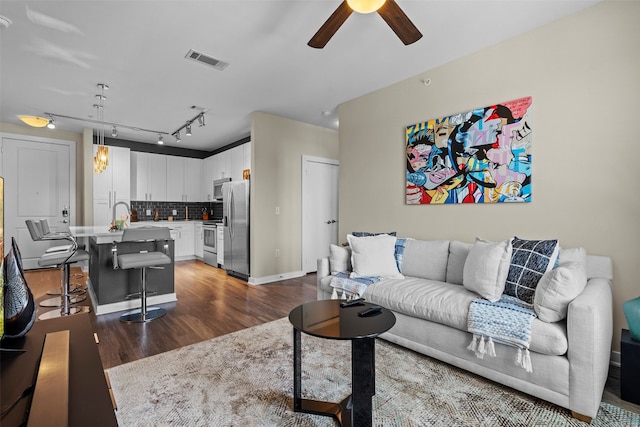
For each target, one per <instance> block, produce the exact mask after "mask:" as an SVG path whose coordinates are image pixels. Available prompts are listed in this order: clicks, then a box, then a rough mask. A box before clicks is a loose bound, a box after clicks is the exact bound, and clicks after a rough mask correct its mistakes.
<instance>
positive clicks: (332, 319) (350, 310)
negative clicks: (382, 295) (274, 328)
mask: <svg viewBox="0 0 640 427" xmlns="http://www.w3.org/2000/svg"><path fill="white" fill-rule="evenodd" d="M340 302H341V301H340V300H321V301H313V302H310V303H307V304H303V305H301V306H298V307H296V308H294V309H293V310H292V311H291V313H289V321H290V322H291V324H292V325H293V377H294V379H293V409H294V411H296V412H306V413H310V414H316V415H326V416H332V417H335V418H336V419H337V420H338V422H340V425H342V426H348V427H363V426H364V427H370V426H371V425H372V418H373V417H372V403H371V398H372V397H373V396H374V395H375V340H376V337H377V336H378V335H380V334H381V333H383V332H386V331H388V330H389V329H391V328H392V327H393V325H395V323H396V318H395V316H394V315H393V313H392V312H391V311H389V310H387V309H386V308H383V309H382V311H381V312H380V313H378V314H376V315H374V316H371V317H360V316H358V312H359V311H361V310H364V309H365V308H367V307H370V306H372V304H368V303H366V304H364V305H359V306H352V307H345V308H342V307H340ZM301 332H304V333H306V334H308V335H313V336H316V337H319V338H326V339H335V340H350V341H351V375H352V381H351V384H352V386H351V387H352V390H351V395H350V396H348V397H346V398H345V399H344V400H342V402H340V403H331V402H322V401H317V400H311V399H302V397H301V395H302V361H301V355H300V353H301Z"/></svg>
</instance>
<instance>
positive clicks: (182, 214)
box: [131, 200, 222, 221]
mask: <svg viewBox="0 0 640 427" xmlns="http://www.w3.org/2000/svg"><path fill="white" fill-rule="evenodd" d="M156 209H158V217H159V219H161V220H165V219H167V218H168V217H170V216H173V219H174V220H175V221H180V220H185V219H187V217H186V214H187V209H188V213H189V218H188V219H194V220H196V219H202V214H203V212H204V211H206V212H208V213H209V220H219V219H222V202H150V201H144V200H140V201H138V200H132V201H131V210H135V211H136V212H138V221H150V220H153V217H154V216H155V212H156ZM147 210H149V211H150V212H151V215H147ZM174 210H175V211H176V214H175V215H174V214H173V211H174Z"/></svg>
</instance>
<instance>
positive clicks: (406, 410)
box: [108, 318, 640, 427]
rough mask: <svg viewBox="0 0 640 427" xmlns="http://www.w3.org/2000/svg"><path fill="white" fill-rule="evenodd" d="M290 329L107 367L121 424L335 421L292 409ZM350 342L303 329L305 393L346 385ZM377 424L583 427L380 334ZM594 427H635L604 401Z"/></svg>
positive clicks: (239, 335) (264, 330) (331, 394)
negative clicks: (328, 337) (331, 338)
mask: <svg viewBox="0 0 640 427" xmlns="http://www.w3.org/2000/svg"><path fill="white" fill-rule="evenodd" d="M292 340H293V338H292V328H291V324H290V323H289V321H288V319H286V318H284V319H280V320H276V321H273V322H270V323H265V324H263V325H260V326H256V327H253V328H249V329H245V330H242V331H238V332H235V333H231V334H228V335H224V336H221V337H218V338H214V339H211V340H209V341H205V342H202V343H198V344H194V345H190V346H187V347H183V348H180V349H177V350H173V351H169V352H166V353H162V354H159V355H156V356H152V357H147V358H145V359H141V360H138V361H135V362H131V363H127V364H124V365H120V366H116V367H114V368H111V369H109V370H108V372H109V377H110V379H111V386H112V388H113V392H114V395H115V399H116V402H117V405H118V411H117V418H118V423H119V425H120V426H122V427H129V426H335V425H337V423H336V422H335V421H334V420H333V419H332V418H330V417H323V416H318V415H309V414H301V413H295V412H293V411H292V409H291V408H292V397H291V396H292V395H293V365H292V364H293V356H292V352H293V350H292ZM350 366H351V362H350V343H349V342H348V341H333V340H323V339H320V338H315V337H311V336H307V335H304V334H302V368H303V372H302V388H303V397H306V398H311V399H316V400H325V401H330V402H339V401H340V400H342V399H343V398H344V397H345V396H346V395H348V394H349V393H350V390H351V375H350ZM373 410H374V412H373V416H374V425H375V426H384V427H393V426H398V427H410V426H447V427H448V426H492V427H493V426H581V427H584V426H587V425H588V424H586V423H582V422H580V421H578V420H576V419H574V418H572V417H571V415H570V414H569V411H568V410H566V409H564V408H560V407H558V406H556V405H552V404H550V403H547V402H544V401H542V400H539V399H536V398H533V397H531V396H528V395H525V394H522V393H519V392H516V391H514V390H512V389H509V388H506V387H503V386H501V385H498V384H495V383H493V382H491V381H487V380H485V379H483V378H481V377H478V376H475V375H473V374H469V373H467V372H465V371H463V370H460V369H458V368H455V367H452V366H450V365H447V364H445V363H442V362H439V361H437V360H434V359H432V358H429V357H426V356H423V355H421V354H417V353H414V352H412V351H409V350H406V349H403V348H402V347H399V346H396V345H394V344H391V343H388V342H386V341H384V340H378V341H377V344H376V395H375V396H374V398H373ZM591 425H592V426H638V425H640V415H638V414H635V413H632V412H629V411H625V410H624V409H621V408H618V407H616V406H613V405H610V404H606V403H603V404H601V405H600V411H599V413H598V416H597V418H596V419H595V420H594V421H593V423H592V424H591Z"/></svg>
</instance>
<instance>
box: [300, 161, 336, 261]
mask: <svg viewBox="0 0 640 427" xmlns="http://www.w3.org/2000/svg"><path fill="white" fill-rule="evenodd" d="M338 170H339V163H338V161H337V160H333V159H324V158H320V157H312V156H302V269H303V271H304V272H305V273H310V272H314V271H316V270H317V260H318V258H323V257H326V256H329V246H330V245H331V244H334V245H335V244H337V243H338Z"/></svg>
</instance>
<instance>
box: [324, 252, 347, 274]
mask: <svg viewBox="0 0 640 427" xmlns="http://www.w3.org/2000/svg"><path fill="white" fill-rule="evenodd" d="M329 269H330V271H331V274H337V273H340V272H342V271H351V248H350V247H349V246H338V245H330V246H329Z"/></svg>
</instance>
